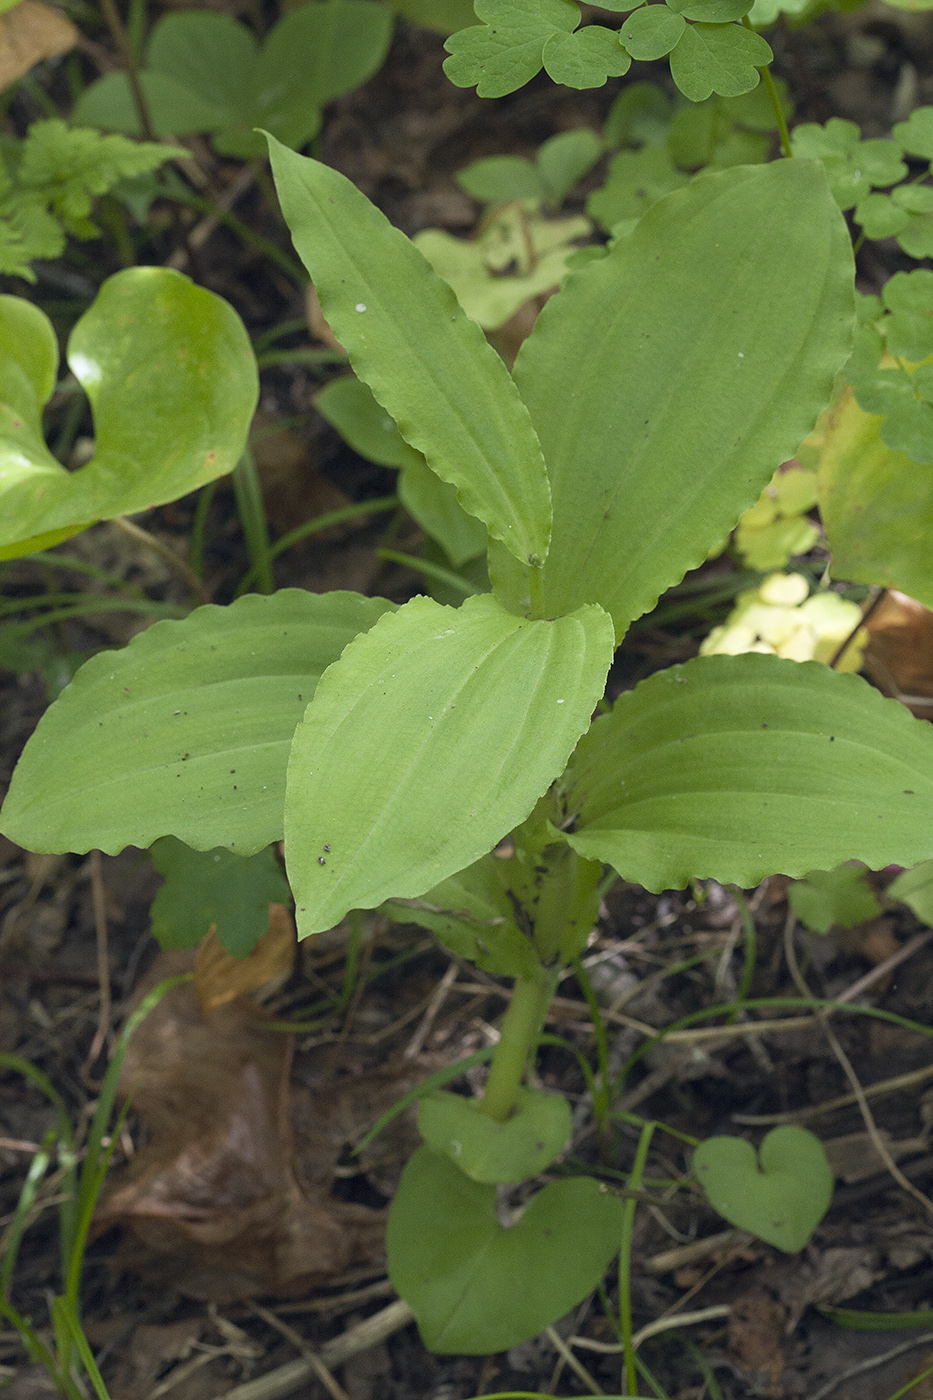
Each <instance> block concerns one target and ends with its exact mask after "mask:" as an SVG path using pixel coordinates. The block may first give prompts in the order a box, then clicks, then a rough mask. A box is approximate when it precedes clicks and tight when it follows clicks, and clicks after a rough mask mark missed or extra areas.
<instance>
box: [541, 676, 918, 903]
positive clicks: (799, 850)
mask: <svg viewBox="0 0 933 1400" xmlns="http://www.w3.org/2000/svg"><path fill="white" fill-rule="evenodd" d="M567 784H568V790H567V794H566V805H567V812H568V817H570V818H572V819H573V820H574V822H575V825H574V828H573V831H572V832H571V833H569V834H568V836H567V839H568V841H569V842H570V844H571V845H572V846H574V847H575V848H576V849H577V850H578V851H579V852H580V853H581V855H585V856H588V857H589V858H590V859H591V860H603V861H605V862H607V863H608V864H610V865H613V866H614V867H615V868H616V870H618V872H619V874H620V875H622V876H623V877H624V878H625V879H628V880H637V881H638V882H639V883H640V884H643V885H645V886H646V887H647V888H648V889H651V890H663V889H674V888H678V889H679V888H682V887H683V886H684V885H685V884H687V882H688V881H689V880H690V879H691V878H693V877H698V878H704V877H712V878H713V879H716V880H720V881H722V882H723V883H733V884H736V885H739V886H741V887H743V888H745V889H748V888H750V887H752V886H754V885H757V884H758V883H759V881H760V880H762V879H763V878H764V877H765V876H766V875H773V874H775V873H776V872H781V873H783V874H785V875H792V876H800V875H804V874H806V872H807V871H809V870H812V869H813V868H814V867H815V866H819V867H821V868H823V869H829V868H830V867H832V866H834V865H838V864H839V863H840V862H841V861H843V860H849V859H852V860H860V861H862V862H863V863H864V864H865V865H867V866H869V867H870V868H871V869H873V870H878V869H881V868H882V867H883V866H885V865H890V864H894V863H896V864H899V865H906V864H912V863H914V862H915V861H919V860H923V859H926V858H927V857H929V856H930V855H931V854H933V731H931V730H930V728H929V726H927V725H924V724H919V723H918V722H917V721H916V720H915V719H913V717H912V716H911V715H910V714H909V713H908V712H907V711H906V710H905V709H904V707H903V706H902V705H900V704H898V703H897V702H896V701H894V700H886V699H884V697H883V696H881V695H879V693H878V692H877V691H876V690H873V689H872V688H871V686H869V685H868V684H867V683H866V682H865V681H863V680H862V679H861V678H860V677H858V676H853V675H840V674H838V673H837V672H835V671H830V670H829V669H828V667H826V666H824V665H822V664H821V663H819V662H813V661H806V662H796V661H784V660H781V659H779V658H778V657H775V656H764V655H758V654H746V655H743V656H708V657H700V658H699V659H698V660H696V661H689V662H687V664H686V665H684V666H673V667H671V668H670V669H669V670H666V671H661V672H658V673H657V674H656V675H654V676H652V677H650V679H649V680H647V681H642V683H641V684H640V685H638V686H636V687H635V689H634V690H633V691H631V692H629V693H628V694H625V695H622V696H621V697H620V698H619V700H618V701H617V702H616V704H615V707H614V708H613V711H612V714H611V715H608V716H606V717H604V718H601V719H598V720H596V722H595V724H594V725H593V727H592V729H591V730H590V732H589V733H588V734H587V735H586V736H585V737H584V738H583V739H582V740H581V742H580V744H579V746H578V748H577V752H576V754H575V755H574V757H573V760H572V762H571V764H570V767H569V769H568V774H567Z"/></svg>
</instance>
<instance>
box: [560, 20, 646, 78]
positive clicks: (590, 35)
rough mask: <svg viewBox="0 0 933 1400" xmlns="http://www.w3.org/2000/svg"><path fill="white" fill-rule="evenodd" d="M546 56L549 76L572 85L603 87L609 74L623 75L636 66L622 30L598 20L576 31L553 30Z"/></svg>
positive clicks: (612, 75)
mask: <svg viewBox="0 0 933 1400" xmlns="http://www.w3.org/2000/svg"><path fill="white" fill-rule="evenodd" d="M543 58H544V67H545V71H546V72H547V75H548V77H549V78H552V79H553V80H554V82H555V83H563V84H564V85H565V86H566V87H570V88H593V87H602V86H603V84H604V83H605V82H606V80H607V78H621V77H622V75H623V73H627V72H628V70H629V69H630V68H631V66H632V60H631V57H630V55H629V54H628V53H626V51H625V49H624V48H623V47H622V45H621V44H620V43H619V36H618V34H616V33H615V31H614V30H611V29H603V27H602V25H598V24H588V25H587V27H586V28H585V29H580V30H578V31H577V32H576V33H575V34H568V33H566V32H565V31H563V30H560V31H558V32H557V33H555V34H552V35H551V37H550V39H548V41H547V42H546V44H545V45H544V51H543Z"/></svg>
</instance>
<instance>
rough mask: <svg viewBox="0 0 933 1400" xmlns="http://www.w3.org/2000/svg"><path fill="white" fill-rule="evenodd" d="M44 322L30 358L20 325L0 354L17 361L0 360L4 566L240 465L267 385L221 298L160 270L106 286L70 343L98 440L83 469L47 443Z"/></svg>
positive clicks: (7, 316)
mask: <svg viewBox="0 0 933 1400" xmlns="http://www.w3.org/2000/svg"><path fill="white" fill-rule="evenodd" d="M12 300H13V299H12V298H10V299H7V298H4V299H2V303H0V327H3V328H4V329H6V328H7V327H8V326H10V325H11V324H12V321H11V312H12V320H15V319H16V318H17V317H19V316H21V315H22V313H16V312H15V311H12V309H11V308H10V306H9V301H12ZM38 314H39V313H37V314H36V316H33V318H32V319H33V321H35V322H36V330H37V333H38V334H37V338H36V349H35V350H30V351H28V352H27V351H24V348H23V332H24V330H27V331H28V327H27V326H25V325H24V326H19V327H17V326H16V325H14V326H13V331H14V334H13V336H12V338H11V340H7V339H6V337H4V344H3V348H2V350H0V361H6V359H7V356H9V357H10V358H11V359H12V360H13V365H12V366H10V365H9V364H8V363H3V364H2V366H0V394H2V395H3V398H4V400H5V402H2V403H0V559H4V558H7V559H8V558H12V557H15V556H16V555H19V554H28V553H30V552H32V551H33V550H36V549H41V548H44V547H46V545H48V544H49V543H53V542H54V541H55V540H56V539H63V538H65V537H66V536H67V535H69V534H76V533H77V531H78V530H81V529H84V528H85V526H87V525H89V524H91V523H92V522H93V521H95V520H106V519H110V518H112V517H113V516H116V515H125V514H131V513H132V512H134V511H140V510H146V509H148V508H149V507H150V506H154V505H159V504H160V503H161V502H163V501H171V500H174V499H175V498H176V497H177V496H182V495H184V494H185V493H186V492H188V491H193V490H194V489H195V488H196V487H198V486H203V485H204V483H205V482H207V481H213V480H214V478H215V477H218V476H221V475H222V474H223V473H224V472H228V471H230V470H231V469H232V468H233V467H234V466H235V465H236V461H237V458H238V457H239V456H240V454H241V452H242V451H243V447H244V445H245V443H246V437H247V433H248V431H249V424H250V419H251V418H252V414H253V409H254V408H255V405H256V398H257V395H258V381H257V376H256V361H255V359H254V357H253V353H252V350H251V348H250V343H249V338H248V336H247V334H246V331H245V329H244V327H243V324H242V322H241V321H240V319H239V317H238V316H237V314H236V312H235V311H234V310H233V308H232V307H231V306H229V305H228V304H227V303H226V302H225V301H223V300H221V298H220V297H218V296H215V295H214V293H213V292H208V291H205V289H204V288H203V287H198V286H196V285H195V284H194V283H193V282H191V281H189V279H188V278H187V277H183V276H182V274H181V273H180V272H172V271H170V270H169V269H167V268H161V267H134V268H129V269H127V270H126V271H124V272H118V273H116V275H115V276H113V277H111V278H109V279H108V280H107V281H106V282H105V283H104V285H103V286H102V287H101V290H100V292H99V293H98V295H97V299H96V301H95V302H94V303H93V305H92V306H91V307H90V309H89V310H88V311H86V312H85V314H84V315H83V316H82V317H81V319H80V320H79V321H78V323H77V325H76V326H75V328H74V330H73V331H72V333H71V337H70V339H69V342H68V362H69V364H70V366H71V369H72V371H73V372H74V375H75V377H76V379H77V380H78V381H79V383H81V384H82V385H83V387H84V388H85V390H86V391H87V395H88V398H89V399H90V401H91V407H92V409H93V412H94V430H95V441H96V451H95V453H94V456H93V457H92V458H91V460H90V461H89V462H88V463H87V465H86V466H84V467H81V468H80V469H79V470H78V471H74V472H70V471H66V470H65V468H64V467H63V466H60V465H59V463H57V462H56V461H55V459H54V458H53V457H52V454H51V453H50V452H49V451H48V448H46V446H45V444H44V442H43V440H42V428H41V408H42V404H43V403H44V401H45V398H46V397H47V396H48V391H49V385H48V375H47V370H48V365H49V363H50V361H49V359H48V356H49V347H50V343H51V342H50V340H49V336H50V334H51V330H50V329H49V331H46V330H44V329H40V328H39V325H38V322H37V316H38ZM40 345H41V346H42V347H44V348H43V349H42V350H41V351H40V350H39V348H38V347H39V346H40ZM17 384H18V386H19V387H18V388H17V387H16V386H17ZM11 389H12V394H13V396H12V397H10V392H11Z"/></svg>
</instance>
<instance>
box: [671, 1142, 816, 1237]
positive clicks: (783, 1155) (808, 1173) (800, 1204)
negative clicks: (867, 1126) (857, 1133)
mask: <svg viewBox="0 0 933 1400" xmlns="http://www.w3.org/2000/svg"><path fill="white" fill-rule="evenodd" d="M759 1162H760V1164H759ZM693 1170H694V1172H695V1173H696V1176H697V1177H698V1179H699V1181H700V1184H701V1185H702V1187H703V1190H704V1191H705V1192H706V1195H707V1197H708V1199H709V1203H710V1205H711V1206H712V1207H713V1209H714V1210H717V1211H718V1212H719V1214H720V1215H721V1216H722V1217H723V1218H724V1219H725V1220H728V1221H729V1224H730V1225H737V1226H738V1228H739V1229H740V1230H750V1231H751V1232H752V1234H753V1235H757V1236H758V1238H759V1239H761V1240H764V1241H765V1243H766V1244H773V1245H775V1246H776V1247H777V1248H778V1249H783V1250H784V1251H785V1252H786V1253H788V1254H795V1253H796V1252H797V1250H799V1249H803V1247H804V1245H805V1244H806V1243H807V1240H808V1239H809V1238H810V1236H811V1235H812V1234H813V1231H814V1230H815V1229H816V1227H817V1225H819V1223H820V1221H821V1220H822V1219H823V1216H824V1215H825V1214H826V1212H827V1210H828V1209H829V1203H830V1201H831V1200H832V1194H833V1174H832V1170H831V1169H830V1165H829V1163H828V1162H827V1160H826V1153H825V1152H824V1151H823V1145H822V1143H821V1142H820V1140H819V1138H816V1137H814V1136H813V1134H812V1133H810V1132H808V1131H807V1129H806V1128H799V1127H797V1126H796V1125H795V1124H785V1125H784V1126H782V1127H780V1128H773V1129H772V1130H771V1132H770V1133H768V1134H767V1136H766V1137H765V1139H764V1141H763V1142H762V1144H761V1148H760V1152H759V1160H756V1157H755V1149H754V1148H753V1147H752V1145H751V1143H750V1142H746V1141H745V1139H744V1138H737V1137H712V1138H707V1139H706V1141H705V1142H701V1143H700V1146H699V1147H698V1148H697V1150H696V1152H694V1154H693Z"/></svg>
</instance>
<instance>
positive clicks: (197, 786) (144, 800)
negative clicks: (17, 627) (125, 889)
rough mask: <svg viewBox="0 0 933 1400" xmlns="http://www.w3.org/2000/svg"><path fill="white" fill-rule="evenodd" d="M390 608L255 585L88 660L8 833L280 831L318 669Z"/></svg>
mask: <svg viewBox="0 0 933 1400" xmlns="http://www.w3.org/2000/svg"><path fill="white" fill-rule="evenodd" d="M393 606H394V605H393V604H392V603H387V602H386V601H385V599H383V598H363V597H361V596H360V595H359V594H356V593H328V594H315V593H304V592H301V591H300V590H298V589H282V590H281V591H280V592H278V593H275V594H272V595H270V596H268V597H264V596H261V595H259V594H247V595H246V596H245V597H243V598H241V599H240V600H239V601H238V602H236V603H233V604H232V606H230V607H226V608H222V607H215V606H213V605H210V606H208V607H204V608H197V609H195V611H194V612H193V613H191V615H190V616H189V617H187V618H185V619H184V621H182V622H158V623H156V624H155V626H154V627H150V628H149V629H148V631H146V632H142V633H140V635H139V636H138V637H134V639H133V640H132V641H131V642H130V644H129V646H128V647H126V648H125V649H124V650H123V651H108V652H103V653H101V655H99V656H95V657H93V658H92V659H91V660H90V661H88V662H87V663H86V664H85V665H84V666H82V668H81V670H80V671H79V672H78V674H77V676H76V677H75V679H74V681H73V682H72V684H71V685H70V686H68V687H67V689H66V690H64V691H63V692H62V694H61V695H60V697H59V698H58V700H56V701H55V703H54V704H53V705H51V706H50V708H49V709H48V710H47V711H46V713H45V714H44V716H43V717H42V719H41V721H40V723H39V727H38V729H37V730H36V732H35V734H34V735H33V737H32V738H31V739H30V741H29V743H28V744H27V745H26V748H25V751H24V753H23V756H22V758H21V759H20V761H19V764H18V766H17V768H16V771H15V773H14V774H13V781H12V783H11V785H10V792H9V796H8V797H7V800H6V803H5V804H4V807H3V812H2V821H0V825H2V830H3V831H4V833H5V834H6V835H7V836H9V837H10V838H11V839H12V840H14V841H18V842H19V843H20V845H23V846H25V847H26V848H27V849H29V850H34V851H87V850H90V849H91V848H92V847H94V846H97V847H99V848H100V849H101V850H102V851H106V852H107V853H108V854H114V853H115V852H117V851H119V850H122V849H123V847H124V846H148V845H150V844H151V843H152V842H153V841H154V840H156V838H157V837H159V836H168V835H170V836H177V837H178V838H179V839H180V840H182V841H184V842H185V843H186V844H187V845H189V846H191V847H193V848H194V849H195V850H198V851H204V850H209V849H210V848H211V847H214V846H227V847H228V848H229V849H231V850H233V851H236V852H237V853H238V854H240V855H250V854H252V853H253V852H255V851H258V850H260V849H261V848H262V847H263V846H266V845H268V844H269V842H271V841H276V840H280V839H281V837H282V834H283V810H284V800H285V769H286V764H287V762H288V750H289V745H290V743H291V739H292V734H293V733H294V730H295V726H296V724H297V723H298V721H299V720H300V719H301V716H302V714H303V713H304V710H305V708H306V707H307V704H308V701H309V700H310V698H311V696H312V695H313V694H314V688H315V686H316V685H317V682H318V679H319V677H320V675H321V673H322V671H323V670H324V669H325V667H327V666H329V665H330V664H331V662H332V661H335V660H336V659H337V657H338V656H339V655H340V653H341V651H342V650H343V648H344V647H345V646H346V644H347V642H349V641H350V640H351V638H352V637H354V636H355V635H356V634H357V632H359V631H365V630H366V628H368V627H371V626H372V625H373V623H374V622H375V621H376V619H377V618H378V617H379V616H380V615H381V614H382V613H383V612H385V611H386V610H387V609H389V610H390V609H392V608H393Z"/></svg>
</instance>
